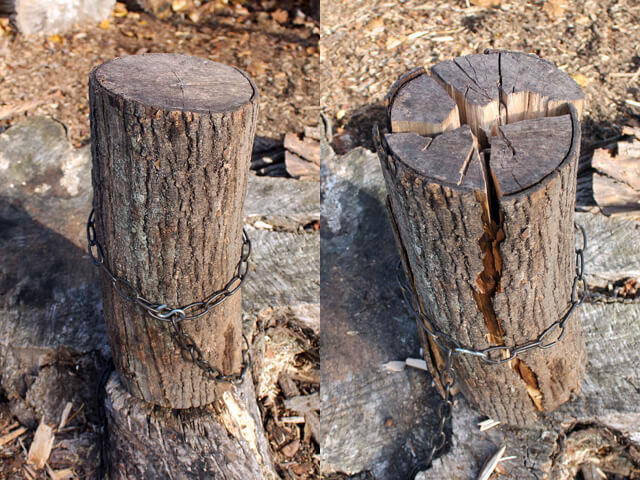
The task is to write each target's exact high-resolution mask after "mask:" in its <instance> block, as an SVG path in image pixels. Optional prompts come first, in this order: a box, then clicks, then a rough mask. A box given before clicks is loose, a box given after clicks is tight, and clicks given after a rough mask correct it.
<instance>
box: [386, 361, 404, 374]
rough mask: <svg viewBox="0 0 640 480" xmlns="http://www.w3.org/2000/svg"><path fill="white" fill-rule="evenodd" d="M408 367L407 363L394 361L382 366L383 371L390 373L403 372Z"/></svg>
mask: <svg viewBox="0 0 640 480" xmlns="http://www.w3.org/2000/svg"><path fill="white" fill-rule="evenodd" d="M406 366H407V364H406V363H405V362H403V361H402V360H392V361H390V362H387V363H383V364H382V369H383V370H384V371H386V372H389V373H392V372H393V373H395V372H402V371H403V370H404V368H405V367H406Z"/></svg>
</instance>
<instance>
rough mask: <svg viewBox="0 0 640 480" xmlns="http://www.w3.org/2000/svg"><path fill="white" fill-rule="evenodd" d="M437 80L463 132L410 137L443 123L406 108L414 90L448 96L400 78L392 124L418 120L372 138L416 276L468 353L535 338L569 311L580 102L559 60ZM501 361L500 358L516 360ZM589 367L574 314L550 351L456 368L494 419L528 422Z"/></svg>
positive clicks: (440, 322) (474, 64) (475, 58)
mask: <svg viewBox="0 0 640 480" xmlns="http://www.w3.org/2000/svg"><path fill="white" fill-rule="evenodd" d="M432 74H433V77H434V78H435V79H436V80H437V81H438V83H439V84H440V85H442V87H443V88H441V90H442V91H446V92H447V93H448V94H449V96H450V97H451V98H452V99H453V100H455V103H456V105H457V108H458V110H459V112H460V118H459V120H460V124H461V125H462V126H461V127H458V128H451V127H449V128H446V127H444V126H443V127H444V128H442V131H443V133H441V134H439V135H436V136H435V137H433V138H430V137H425V136H423V135H425V133H424V130H423V129H421V128H416V129H413V130H412V128H411V125H415V124H421V125H425V124H430V123H431V124H437V123H441V124H442V122H443V120H442V119H443V115H442V114H441V111H442V110H441V109H434V112H435V113H434V118H433V120H432V121H430V120H429V119H428V118H426V117H425V116H426V115H427V114H426V113H425V111H423V110H420V108H417V109H411V108H407V105H406V103H403V104H402V105H399V106H396V101H395V99H397V98H403V91H404V90H405V89H411V91H412V93H411V95H412V96H413V97H414V98H417V99H420V98H422V97H424V96H432V97H434V96H435V97H437V98H440V97H442V91H441V92H439V93H437V94H436V93H434V90H435V89H436V86H435V85H434V82H433V81H425V79H423V77H424V76H426V75H427V74H426V72H422V73H421V74H418V75H417V76H416V75H413V76H409V77H405V78H404V79H401V80H400V81H399V82H397V83H396V84H395V85H394V86H393V87H392V90H391V93H390V94H389V95H388V97H387V100H388V118H389V119H391V120H392V119H393V118H394V116H395V110H396V108H398V109H401V110H402V112H403V115H405V117H406V116H407V115H408V116H409V117H410V116H411V115H412V114H413V113H414V112H416V113H415V117H416V118H419V121H417V122H413V123H412V120H411V118H406V119H405V121H404V123H403V124H402V127H403V128H402V132H401V133H399V132H397V131H396V130H394V124H393V121H391V122H390V125H389V133H387V134H385V135H384V136H381V135H380V134H379V133H377V134H376V132H374V137H375V138H376V141H377V146H378V154H379V158H380V162H381V165H382V170H383V175H384V178H385V184H386V187H387V192H388V196H389V200H388V207H389V210H390V213H391V218H392V224H394V226H395V229H396V239H397V241H398V243H399V246H400V250H401V257H403V260H404V266H405V271H406V273H407V278H408V279H409V282H410V284H411V285H412V286H413V288H414V289H415V290H416V292H417V294H418V298H419V301H420V303H421V308H422V310H423V312H424V313H425V315H426V317H427V318H428V320H429V322H430V325H429V328H435V329H437V330H439V331H442V332H444V333H446V334H449V335H451V336H452V337H453V338H454V339H455V340H456V342H458V343H459V344H461V345H464V346H466V347H471V348H473V349H474V350H480V349H485V348H488V347H490V346H500V345H503V346H504V345H507V346H515V345H522V344H524V343H527V342H529V341H533V340H536V339H537V338H538V336H539V335H540V334H541V333H542V332H543V331H544V330H545V329H546V328H548V327H549V326H550V325H552V324H553V323H554V322H556V321H557V320H560V319H561V318H562V316H563V315H564V314H565V312H567V311H568V309H569V307H570V296H571V290H572V285H573V277H574V275H575V263H574V262H575V254H574V250H573V249H574V225H573V218H574V214H573V211H574V206H575V189H576V172H577V163H578V147H579V145H580V122H579V111H580V109H581V108H582V103H583V100H582V93H581V92H580V89H579V87H578V86H577V85H576V84H575V82H573V80H571V79H570V78H569V77H568V76H567V75H565V74H563V73H562V72H560V71H557V70H555V69H553V68H551V66H550V64H549V63H548V62H545V61H543V60H541V59H539V58H537V57H535V56H531V55H525V54H520V53H514V52H487V53H485V54H480V55H471V56H468V57H461V58H457V59H454V60H451V61H447V62H442V63H439V64H437V65H435V66H434V67H433V68H432ZM416 82H418V83H417V85H414V84H415V83H416ZM420 85H422V87H423V88H424V90H423V94H422V95H420V89H419V88H418V87H419V86H420ZM421 103H425V102H424V101H421ZM446 110H451V109H450V107H447V108H446ZM449 123H450V121H449ZM454 125H455V124H454ZM559 333H560V329H559V328H555V329H554V330H553V331H552V332H550V334H549V336H548V337H547V338H546V339H545V340H547V339H548V340H552V339H556V338H557V337H558V335H559ZM421 340H422V343H423V347H424V350H425V357H426V358H425V359H426V361H427V363H428V365H429V367H430V369H431V371H432V373H434V376H435V377H436V378H439V372H441V370H442V368H443V363H444V362H443V355H444V352H442V351H440V349H439V347H438V346H437V345H436V344H435V343H434V342H433V340H432V339H431V338H427V336H426V335H425V334H424V330H423V329H421ZM498 352H499V355H497V356H495V357H494V358H496V357H497V358H499V357H500V355H507V352H506V351H505V349H501V350H498ZM494 353H495V352H494ZM584 368H585V353H584V340H583V336H582V329H581V327H580V324H579V321H578V316H577V315H574V316H573V317H571V319H570V320H569V322H568V323H567V326H566V330H565V333H564V336H563V338H562V341H561V342H559V343H558V344H557V345H556V346H554V347H553V348H549V349H545V350H541V349H535V350H530V351H528V352H525V353H523V354H522V355H520V356H519V357H517V358H516V359H513V360H511V361H509V362H507V363H506V364H502V365H490V364H487V363H485V362H483V361H482V360H481V359H479V358H477V357H473V356H470V355H459V356H457V357H456V360H455V372H456V381H457V386H458V387H459V388H460V390H461V391H462V392H463V394H464V395H465V397H466V398H467V399H468V400H469V401H470V402H471V403H472V404H474V405H475V406H476V407H477V408H478V409H479V410H480V411H481V412H483V413H484V414H486V415H488V416H489V417H491V418H493V419H497V420H500V421H502V422H504V423H509V424H513V425H520V426H523V425H531V424H534V423H536V422H537V421H538V420H539V416H540V414H541V413H542V412H549V411H552V410H554V409H556V408H557V407H558V406H559V405H561V404H562V403H564V402H566V401H567V400H568V399H569V398H570V396H571V394H572V393H574V392H577V391H578V389H579V386H580V382H581V380H582V377H583V375H584Z"/></svg>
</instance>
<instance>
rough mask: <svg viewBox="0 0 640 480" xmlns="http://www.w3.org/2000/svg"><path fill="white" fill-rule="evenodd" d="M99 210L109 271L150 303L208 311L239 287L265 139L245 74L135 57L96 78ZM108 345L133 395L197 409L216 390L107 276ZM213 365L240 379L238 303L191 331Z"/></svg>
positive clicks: (187, 61) (171, 58)
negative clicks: (258, 132) (204, 306)
mask: <svg viewBox="0 0 640 480" xmlns="http://www.w3.org/2000/svg"><path fill="white" fill-rule="evenodd" d="M89 88H90V93H89V96H90V103H91V131H92V152H93V188H94V195H95V196H94V208H95V210H96V227H97V236H98V240H99V241H100V242H101V244H102V245H103V246H104V249H105V255H106V260H105V262H106V265H107V267H108V268H109V269H110V270H111V271H112V272H113V273H114V274H115V275H117V276H119V277H122V278H124V279H126V280H127V281H129V282H131V283H132V284H133V285H134V286H135V287H136V288H137V289H138V290H139V291H140V293H141V295H142V296H143V297H145V298H146V299H148V300H150V301H152V302H157V303H159V304H167V305H170V306H181V305H186V304H189V303H191V302H194V301H198V300H202V299H203V298H205V297H207V296H208V295H210V294H211V293H213V292H214V291H217V290H219V289H221V288H223V287H224V285H225V284H226V283H227V282H228V281H229V279H230V278H232V277H233V275H234V273H235V269H236V265H237V263H238V260H239V258H240V252H241V248H242V208H243V202H244V198H245V194H246V187H247V175H248V172H249V165H250V157H251V146H252V142H253V136H254V133H255V121H256V114H257V97H258V94H257V90H256V88H255V86H254V84H253V82H252V81H251V80H250V79H249V78H248V77H247V76H246V75H245V74H244V73H242V72H240V71H239V70H236V69H234V68H231V67H227V66H224V65H221V64H217V63H214V62H210V61H207V60H203V59H197V58H193V57H188V56H185V55H173V54H155V55H136V56H129V57H123V58H119V59H115V60H113V61H110V62H107V63H105V64H103V65H101V66H99V67H97V68H96V69H94V70H93V71H92V72H91V76H90V81H89ZM102 290H103V300H104V312H105V320H106V323H107V331H108V335H109V342H110V344H111V348H112V351H113V357H114V361H115V364H116V367H117V370H118V373H119V374H120V378H121V380H122V382H123V384H124V386H125V387H126V389H127V390H128V391H129V392H130V393H131V394H133V395H134V396H136V397H138V398H140V399H142V400H145V401H147V402H150V403H153V404H156V405H160V406H165V407H171V408H178V409H181V408H190V407H198V406H201V405H205V404H208V403H211V402H212V401H214V400H215V399H216V398H217V397H218V396H219V395H220V392H219V391H218V390H219V389H218V386H217V384H216V383H215V382H214V381H212V380H210V379H208V378H207V377H206V375H205V374H204V372H203V371H202V370H201V369H200V368H199V367H197V366H196V365H194V364H193V363H191V362H190V361H188V360H185V359H184V358H183V356H182V354H181V352H180V350H179V348H178V346H177V345H176V344H175V342H174V341H173V340H172V338H171V336H170V335H169V329H168V328H167V325H166V324H163V323H162V322H159V321H155V320H153V319H151V318H150V317H149V316H148V315H147V314H146V313H145V312H144V311H143V310H142V309H141V308H139V307H137V306H135V305H134V304H132V303H131V302H129V301H126V300H124V299H122V298H121V297H120V296H118V295H117V294H116V292H115V291H114V289H113V288H112V286H111V284H110V282H109V281H108V280H107V277H106V276H103V285H102ZM183 326H184V329H185V331H186V332H187V333H188V334H189V335H191V336H192V337H193V338H194V340H195V341H196V343H197V344H198V345H199V346H200V348H201V350H202V351H203V354H204V357H205V359H206V360H207V361H208V362H209V363H211V364H212V365H214V366H215V367H218V368H219V369H221V370H222V371H223V372H224V373H225V374H232V373H237V372H239V371H240V369H241V363H242V358H241V352H242V348H243V346H244V345H243V340H242V325H241V295H240V294H239V292H238V293H237V294H236V295H234V296H232V297H230V298H228V299H227V300H226V301H225V302H223V303H222V304H220V305H218V306H217V307H215V308H214V309H213V310H212V311H211V312H210V313H209V314H207V315H205V316H203V317H201V318H199V319H196V320H188V321H185V322H184V324H183Z"/></svg>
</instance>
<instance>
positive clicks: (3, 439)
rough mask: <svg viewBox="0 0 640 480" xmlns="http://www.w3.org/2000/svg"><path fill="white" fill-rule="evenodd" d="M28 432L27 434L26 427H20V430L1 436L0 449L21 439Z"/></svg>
mask: <svg viewBox="0 0 640 480" xmlns="http://www.w3.org/2000/svg"><path fill="white" fill-rule="evenodd" d="M26 432H27V428H26V427H19V428H16V429H15V430H12V431H11V432H9V433H7V434H5V435H3V436H1V437H0V447H2V446H3V445H7V444H8V443H11V442H12V441H14V440H15V439H16V438H18V437H20V436H21V435H24V434H25V433H26Z"/></svg>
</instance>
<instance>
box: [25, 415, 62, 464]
mask: <svg viewBox="0 0 640 480" xmlns="http://www.w3.org/2000/svg"><path fill="white" fill-rule="evenodd" d="M54 439H55V436H54V434H53V429H52V428H51V427H50V426H49V425H47V424H46V423H44V422H40V425H38V429H37V430H36V433H35V435H34V436H33V442H31V447H30V448H29V454H28V456H27V462H28V463H29V464H31V465H33V466H34V467H36V468H37V469H38V470H41V469H42V468H44V466H45V464H46V463H47V460H49V455H50V454H51V449H52V448H53V440H54Z"/></svg>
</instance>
